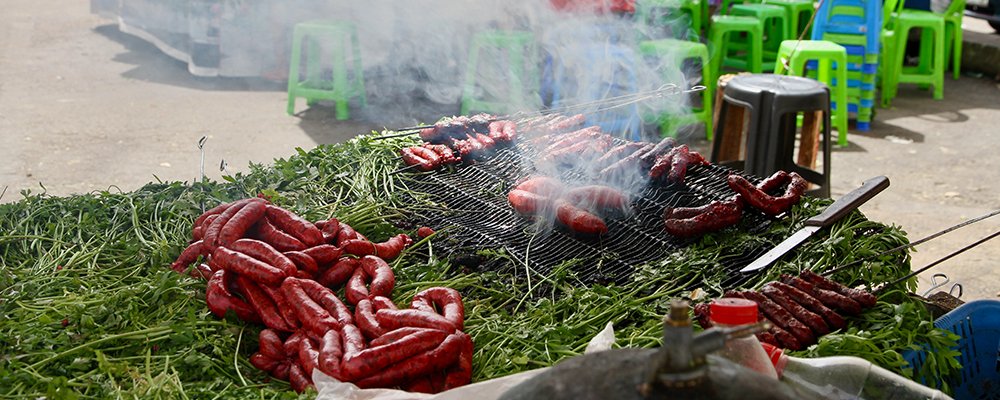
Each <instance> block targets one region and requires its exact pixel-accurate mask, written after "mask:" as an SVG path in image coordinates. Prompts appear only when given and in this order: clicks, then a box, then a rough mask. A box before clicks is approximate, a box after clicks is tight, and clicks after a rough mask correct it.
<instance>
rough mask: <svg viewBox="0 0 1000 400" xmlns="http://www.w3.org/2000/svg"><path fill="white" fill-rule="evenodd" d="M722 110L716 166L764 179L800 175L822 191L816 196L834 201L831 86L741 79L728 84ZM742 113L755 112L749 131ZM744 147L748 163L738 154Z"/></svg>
mask: <svg viewBox="0 0 1000 400" xmlns="http://www.w3.org/2000/svg"><path fill="white" fill-rule="evenodd" d="M720 106H721V107H719V118H718V123H717V124H716V127H715V138H714V140H713V142H712V157H711V161H712V163H718V164H722V165H727V166H731V167H736V168H742V169H743V170H744V171H745V172H747V173H749V174H751V175H756V176H760V177H764V176H769V175H771V174H773V173H774V172H777V171H779V170H783V171H789V172H797V173H798V174H800V175H802V177H803V178H805V179H806V180H807V181H809V182H810V183H812V184H814V185H817V186H819V187H818V188H816V189H813V190H811V191H810V194H812V195H815V196H820V197H829V196H830V149H831V144H830V90H829V88H827V87H826V85H824V84H822V83H820V82H818V81H816V80H813V79H808V78H803V77H798V76H787V75H775V74H746V75H737V76H736V77H734V78H732V79H730V80H729V81H728V83H727V84H726V88H725V90H724V91H723V96H722V101H721V102H720ZM740 108H743V109H745V110H748V111H749V112H750V118H749V121H750V122H749V125H748V126H746V128H745V129H744V126H743V115H742V111H741V112H734V111H735V110H739V109H740ZM730 113H733V114H732V115H730ZM799 113H804V118H803V119H804V120H806V122H805V123H803V129H802V132H801V135H800V136H801V139H800V141H799V152H798V157H797V160H795V159H793V157H794V156H795V144H796V136H797V135H798V132H796V131H797V129H796V120H797V118H798V115H799ZM818 114H822V116H819V115H818ZM730 119H732V120H730ZM820 124H821V125H822V128H820V126H819V125H820ZM741 147H742V148H743V149H745V150H744V153H745V154H744V156H743V157H742V160H740V159H739V157H738V154H737V153H739V151H738V150H739V149H740V148H741ZM734 150H735V151H734ZM820 150H822V152H823V165H822V170H821V171H820V170H816V169H815V162H816V156H817V154H816V153H817V152H818V151H820ZM734 156H737V157H735V158H734Z"/></svg>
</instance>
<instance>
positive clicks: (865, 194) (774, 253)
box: [740, 175, 889, 272]
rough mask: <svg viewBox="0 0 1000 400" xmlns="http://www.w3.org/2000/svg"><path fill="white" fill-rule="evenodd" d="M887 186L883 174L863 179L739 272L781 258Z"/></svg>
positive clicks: (766, 264) (762, 266)
mask: <svg viewBox="0 0 1000 400" xmlns="http://www.w3.org/2000/svg"><path fill="white" fill-rule="evenodd" d="M887 187H889V178H887V177H885V176H881V175H880V176H876V177H874V178H871V179H869V180H867V181H865V182H864V183H862V184H861V187H859V188H857V189H854V190H852V191H851V192H850V193H847V194H845V195H844V196H843V197H841V198H839V199H837V201H834V202H833V204H830V206H829V207H827V208H826V210H823V212H821V213H819V214H818V215H816V216H814V217H812V218H809V219H807V220H806V222H805V226H804V227H802V229H799V230H798V231H797V232H795V233H793V234H792V236H789V237H788V238H787V239H785V240H784V241H782V242H781V243H778V245H777V246H774V248H773V249H771V250H769V251H768V252H767V253H764V255H762V256H760V257H759V258H757V259H756V260H754V261H753V262H752V263H750V265H747V266H746V267H743V269H741V270H740V272H753V271H756V270H759V269H761V268H764V267H766V266H768V265H771V263H773V262H774V261H775V260H777V259H779V258H781V256H783V255H785V253H787V252H789V251H790V250H792V249H794V248H795V246H798V245H799V244H801V243H802V242H804V241H805V240H806V239H808V238H809V237H810V236H812V234H813V233H816V231H818V230H820V229H822V228H824V227H827V226H830V224H832V223H834V222H837V221H839V220H840V219H841V218H843V217H844V216H846V215H847V214H850V212H851V211H854V210H855V209H856V208H858V207H859V206H861V205H862V204H864V203H865V202H866V201H868V200H871V198H872V197H875V195H876V194H878V193H879V192H881V191H882V190H884V189H885V188H887Z"/></svg>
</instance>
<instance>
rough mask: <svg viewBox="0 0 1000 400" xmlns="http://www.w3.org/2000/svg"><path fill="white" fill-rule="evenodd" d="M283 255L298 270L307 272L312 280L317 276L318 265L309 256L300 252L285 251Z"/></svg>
mask: <svg viewBox="0 0 1000 400" xmlns="http://www.w3.org/2000/svg"><path fill="white" fill-rule="evenodd" d="M284 254H285V257H288V259H289V260H291V261H292V262H293V263H295V267H296V268H298V270H300V271H305V272H307V273H308V274H309V275H310V276H311V277H313V278H315V277H316V276H317V275H319V264H317V263H316V260H315V259H313V258H312V257H311V256H310V255H308V254H306V253H303V252H301V251H286V252H285V253H284Z"/></svg>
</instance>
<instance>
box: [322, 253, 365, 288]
mask: <svg viewBox="0 0 1000 400" xmlns="http://www.w3.org/2000/svg"><path fill="white" fill-rule="evenodd" d="M359 267H360V261H358V259H356V258H347V257H344V258H341V259H340V260H339V261H337V262H336V263H335V264H333V266H331V267H330V268H327V269H326V271H323V273H322V274H321V275H320V276H319V279H318V280H317V281H318V282H319V283H320V284H321V285H323V286H326V287H328V288H335V287H338V286H340V285H343V284H344V282H347V280H348V279H350V278H351V274H353V273H354V270H356V269H358V268H359Z"/></svg>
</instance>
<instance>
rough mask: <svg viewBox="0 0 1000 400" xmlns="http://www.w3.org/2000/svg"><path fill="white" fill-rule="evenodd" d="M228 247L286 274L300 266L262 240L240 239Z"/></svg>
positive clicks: (291, 272)
mask: <svg viewBox="0 0 1000 400" xmlns="http://www.w3.org/2000/svg"><path fill="white" fill-rule="evenodd" d="M251 205H252V204H251ZM251 205H247V207H250V206H251ZM244 209H245V208H244ZM226 247H228V248H229V249H230V250H233V251H236V252H240V253H243V254H246V255H248V256H250V257H253V258H256V259H257V260H260V261H263V262H265V263H267V264H269V265H271V266H273V267H276V268H278V269H280V270H281V271H282V272H283V273H284V274H285V275H286V276H292V275H295V271H298V268H296V267H295V263H294V262H292V260H291V259H289V258H288V257H287V256H285V255H284V254H281V252H279V251H278V250H276V249H275V248H274V247H271V245H269V244H267V243H264V242H262V241H260V240H256V239H239V240H236V241H234V242H232V243H230V244H228V245H226Z"/></svg>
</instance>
